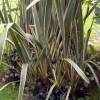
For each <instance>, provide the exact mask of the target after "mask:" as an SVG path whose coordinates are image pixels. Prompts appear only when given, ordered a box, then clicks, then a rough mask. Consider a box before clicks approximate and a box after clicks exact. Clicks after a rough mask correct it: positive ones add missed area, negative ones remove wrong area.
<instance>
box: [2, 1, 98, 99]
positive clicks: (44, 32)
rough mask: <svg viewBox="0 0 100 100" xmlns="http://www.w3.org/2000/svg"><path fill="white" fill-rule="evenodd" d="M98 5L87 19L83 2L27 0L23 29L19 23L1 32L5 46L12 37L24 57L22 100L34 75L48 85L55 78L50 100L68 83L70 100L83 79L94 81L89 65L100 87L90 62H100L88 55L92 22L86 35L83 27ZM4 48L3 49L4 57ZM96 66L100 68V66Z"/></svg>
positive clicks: (21, 76) (21, 83)
mask: <svg viewBox="0 0 100 100" xmlns="http://www.w3.org/2000/svg"><path fill="white" fill-rule="evenodd" d="M96 4H97V3H96ZM96 4H95V5H94V6H93V7H92V8H91V9H89V8H88V11H87V13H86V16H85V18H83V16H82V1H78V0H67V1H66V0H63V1H62V0H34V1H33V2H32V3H31V4H29V6H28V7H27V8H26V6H25V5H27V3H26V2H25V1H24V2H23V5H24V8H25V9H26V10H27V11H24V10H25V9H24V10H23V9H20V11H21V13H20V14H21V15H22V14H23V13H22V12H25V14H24V19H23V20H22V21H21V22H22V23H21V25H22V28H21V27H20V26H18V25H17V24H15V23H10V24H7V25H6V26H5V28H4V34H2V35H1V37H2V38H1V37H0V43H1V44H2V45H1V47H3V46H4V44H5V41H6V40H7V38H9V39H10V40H11V42H10V43H11V44H12V45H13V46H14V47H15V48H16V50H17V52H18V54H19V56H20V59H21V75H20V87H19V96H18V100H22V96H23V92H24V87H25V82H27V83H28V84H32V82H33V77H35V78H37V79H38V78H39V79H41V80H42V82H43V83H44V84H47V81H48V80H50V81H51V83H52V84H51V87H50V89H49V90H48V94H47V97H46V100H49V97H50V96H51V94H52V91H53V90H55V88H56V87H58V88H61V87H62V86H63V84H64V83H65V85H67V86H68V88H67V90H66V92H67V93H66V92H65V93H66V96H65V98H66V100H68V99H69V97H70V94H71V95H72V94H73V92H74V91H75V89H76V87H77V85H78V82H79V81H80V79H83V80H84V81H85V82H86V83H87V84H89V83H90V81H89V78H88V77H87V76H86V74H85V70H86V68H87V67H88V68H89V69H90V70H91V72H92V74H93V76H94V78H95V80H96V83H97V85H98V87H99V81H98V78H97V76H96V74H95V72H94V69H93V68H92V66H91V65H90V63H92V64H93V65H96V64H95V63H94V62H93V61H92V59H93V58H94V57H95V56H94V55H93V56H91V57H90V58H89V59H87V58H86V54H87V47H88V41H89V37H90V33H91V30H92V25H91V27H90V29H89V30H88V32H87V34H86V37H84V30H83V27H84V24H83V23H85V21H86V19H87V17H88V16H89V15H90V13H91V12H92V11H93V9H94V8H95V6H96ZM23 5H22V6H23ZM22 8H23V7H22ZM28 12H30V14H31V18H30V17H29V16H28ZM30 14H29V15H30ZM4 18H5V16H4ZM22 18H23V17H22ZM27 18H29V20H31V21H30V23H28V21H26V19H27ZM7 23H8V22H7ZM23 23H24V27H23ZM29 45H31V48H32V50H33V54H32V50H30V49H31V48H29V47H30V46H29ZM3 51H4V49H3V48H2V49H1V52H0V58H2V54H3ZM96 67H97V68H99V67H98V66H97V65H96Z"/></svg>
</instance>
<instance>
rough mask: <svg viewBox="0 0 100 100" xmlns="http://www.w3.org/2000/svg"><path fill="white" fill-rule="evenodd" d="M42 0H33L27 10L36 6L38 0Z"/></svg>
mask: <svg viewBox="0 0 100 100" xmlns="http://www.w3.org/2000/svg"><path fill="white" fill-rule="evenodd" d="M39 1H40V0H33V1H32V2H31V3H30V4H29V5H28V6H27V8H26V10H28V9H30V8H31V7H32V6H34V5H35V4H36V3H37V2H39Z"/></svg>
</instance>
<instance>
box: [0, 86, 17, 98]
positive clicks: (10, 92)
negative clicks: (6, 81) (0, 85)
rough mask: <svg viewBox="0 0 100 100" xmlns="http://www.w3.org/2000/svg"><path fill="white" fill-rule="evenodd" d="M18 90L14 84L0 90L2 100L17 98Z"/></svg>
mask: <svg viewBox="0 0 100 100" xmlns="http://www.w3.org/2000/svg"><path fill="white" fill-rule="evenodd" d="M17 96H18V90H17V89H16V88H15V87H13V86H12V85H10V86H8V87H7V88H5V89H4V90H2V91H0V100H17Z"/></svg>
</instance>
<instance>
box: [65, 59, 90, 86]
mask: <svg viewBox="0 0 100 100" xmlns="http://www.w3.org/2000/svg"><path fill="white" fill-rule="evenodd" d="M63 61H67V62H68V63H69V64H71V65H72V66H73V68H74V69H75V70H76V72H77V73H78V74H79V75H80V77H81V78H82V79H83V80H84V81H85V82H86V83H88V84H89V79H88V78H87V76H86V75H85V73H84V72H83V71H82V69H81V68H80V67H79V66H78V65H77V64H76V63H75V62H74V61H72V60H71V59H69V58H64V59H63Z"/></svg>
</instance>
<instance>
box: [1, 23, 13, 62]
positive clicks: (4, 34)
mask: <svg viewBox="0 0 100 100" xmlns="http://www.w3.org/2000/svg"><path fill="white" fill-rule="evenodd" d="M12 25H13V23H9V24H7V25H4V24H2V25H1V26H0V27H1V30H2V31H1V32H0V60H1V59H2V54H3V50H4V46H5V41H6V39H7V34H8V30H9V28H10V27H11V26H12Z"/></svg>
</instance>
